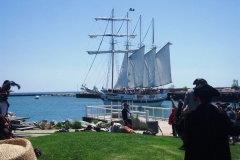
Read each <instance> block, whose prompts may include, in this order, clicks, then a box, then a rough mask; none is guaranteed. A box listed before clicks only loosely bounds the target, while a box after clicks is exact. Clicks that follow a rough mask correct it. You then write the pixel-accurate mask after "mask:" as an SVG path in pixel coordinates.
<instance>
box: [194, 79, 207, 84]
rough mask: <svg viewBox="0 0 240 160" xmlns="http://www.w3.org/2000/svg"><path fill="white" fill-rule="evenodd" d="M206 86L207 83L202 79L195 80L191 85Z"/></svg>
mask: <svg viewBox="0 0 240 160" xmlns="http://www.w3.org/2000/svg"><path fill="white" fill-rule="evenodd" d="M199 84H207V81H206V80H205V79H203V78H197V79H195V80H194V81H193V85H199Z"/></svg>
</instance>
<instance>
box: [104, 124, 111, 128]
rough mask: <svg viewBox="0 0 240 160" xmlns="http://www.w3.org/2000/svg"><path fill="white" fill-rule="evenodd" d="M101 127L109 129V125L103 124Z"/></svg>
mask: <svg viewBox="0 0 240 160" xmlns="http://www.w3.org/2000/svg"><path fill="white" fill-rule="evenodd" d="M102 127H103V128H109V127H110V124H109V123H104V124H102Z"/></svg>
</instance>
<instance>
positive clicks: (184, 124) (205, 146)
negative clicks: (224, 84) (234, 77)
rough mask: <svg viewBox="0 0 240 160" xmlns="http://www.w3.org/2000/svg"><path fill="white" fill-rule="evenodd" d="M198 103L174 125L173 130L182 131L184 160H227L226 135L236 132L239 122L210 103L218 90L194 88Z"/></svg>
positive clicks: (209, 87) (208, 86)
mask: <svg viewBox="0 0 240 160" xmlns="http://www.w3.org/2000/svg"><path fill="white" fill-rule="evenodd" d="M194 95H195V96H196V97H198V98H199V100H200V102H201V103H200V104H199V105H198V106H197V108H196V109H195V110H192V111H190V112H188V113H187V114H186V116H185V118H184V119H182V120H181V122H180V123H179V124H177V130H179V131H185V133H186V138H187V141H186V150H185V158H184V159H185V160H193V159H194V160H203V159H204V160H231V153H230V148H229V142H228V135H238V134H239V133H240V123H239V122H238V123H237V122H233V121H231V119H230V118H229V117H228V115H227V114H226V113H225V112H224V111H222V110H220V109H217V108H216V107H215V106H214V105H212V104H211V101H212V98H213V97H215V96H219V95H220V93H219V92H218V91H217V90H216V89H215V88H213V87H212V86H210V85H208V84H204V85H199V86H198V87H197V88H196V89H195V90H194Z"/></svg>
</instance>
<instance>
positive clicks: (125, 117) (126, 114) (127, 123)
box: [122, 103, 132, 128]
mask: <svg viewBox="0 0 240 160" xmlns="http://www.w3.org/2000/svg"><path fill="white" fill-rule="evenodd" d="M123 107H124V108H123V110H122V118H123V121H124V123H125V126H128V127H129V128H132V119H131V112H130V110H129V105H128V104H127V103H124V104H123Z"/></svg>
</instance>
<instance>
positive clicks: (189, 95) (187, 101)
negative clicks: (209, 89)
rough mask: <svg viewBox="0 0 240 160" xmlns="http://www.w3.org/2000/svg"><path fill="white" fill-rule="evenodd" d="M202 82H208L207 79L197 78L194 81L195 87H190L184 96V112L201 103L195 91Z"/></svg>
mask: <svg viewBox="0 0 240 160" xmlns="http://www.w3.org/2000/svg"><path fill="white" fill-rule="evenodd" d="M200 84H207V81H206V80H205V79H203V78H197V79H195V80H194V81H193V85H195V87H194V88H191V89H189V90H188V91H187V92H186V94H185V97H184V103H183V110H184V112H187V111H191V110H194V109H196V107H197V106H198V105H199V101H198V99H197V98H196V97H195V96H194V94H193V92H194V90H195V89H196V88H197V86H198V85H200Z"/></svg>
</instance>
